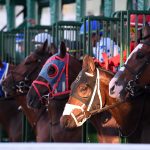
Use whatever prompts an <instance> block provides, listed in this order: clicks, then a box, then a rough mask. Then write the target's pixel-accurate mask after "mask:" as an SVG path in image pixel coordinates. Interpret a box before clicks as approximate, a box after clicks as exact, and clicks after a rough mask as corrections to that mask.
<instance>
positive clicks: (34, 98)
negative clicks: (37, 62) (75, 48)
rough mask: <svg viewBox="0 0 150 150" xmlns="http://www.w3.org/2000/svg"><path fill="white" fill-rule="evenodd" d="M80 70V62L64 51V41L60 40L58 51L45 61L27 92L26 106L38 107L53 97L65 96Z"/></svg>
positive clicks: (67, 94)
mask: <svg viewBox="0 0 150 150" xmlns="http://www.w3.org/2000/svg"><path fill="white" fill-rule="evenodd" d="M80 70H81V64H80V62H79V61H78V60H77V59H75V58H73V57H72V56H70V55H69V54H68V53H66V46H65V43H64V42H61V44H60V50H59V51H58V53H57V54H55V55H53V56H52V57H50V58H49V59H48V60H47V61H46V63H45V64H44V66H43V68H42V70H41V71H40V73H39V75H38V77H37V78H36V80H34V81H33V83H32V86H31V88H30V90H29V92H28V94H27V103H28V106H29V107H32V108H40V107H41V106H42V104H44V105H47V104H48V103H49V101H50V100H51V99H53V98H54V99H63V98H67V97H68V96H69V93H70V85H71V83H72V82H73V81H74V79H75V78H76V76H77V74H78V73H79V71H80Z"/></svg>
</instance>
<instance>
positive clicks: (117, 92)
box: [109, 77, 123, 98]
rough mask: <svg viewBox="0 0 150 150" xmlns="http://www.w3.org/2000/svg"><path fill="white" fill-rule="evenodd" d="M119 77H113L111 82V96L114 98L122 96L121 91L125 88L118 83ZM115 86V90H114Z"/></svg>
mask: <svg viewBox="0 0 150 150" xmlns="http://www.w3.org/2000/svg"><path fill="white" fill-rule="evenodd" d="M116 81H117V78H115V77H113V78H112V79H111V81H110V82H109V96H111V97H112V98H120V92H121V91H122V89H123V86H122V85H120V86H119V85H116V84H115V83H116ZM112 88H113V92H112Z"/></svg>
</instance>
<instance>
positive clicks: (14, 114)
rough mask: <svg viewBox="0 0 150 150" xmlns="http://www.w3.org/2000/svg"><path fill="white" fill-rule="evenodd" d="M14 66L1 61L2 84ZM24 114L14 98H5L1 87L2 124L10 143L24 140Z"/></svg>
mask: <svg viewBox="0 0 150 150" xmlns="http://www.w3.org/2000/svg"><path fill="white" fill-rule="evenodd" d="M14 67H15V66H14V65H12V64H9V63H6V62H3V61H2V60H1V59H0V69H1V70H0V83H1V82H2V80H3V79H4V78H5V77H6V76H7V74H9V73H10V71H11V70H13V69H14ZM21 118H22V113H21V111H20V110H18V105H17V104H16V102H15V101H13V97H10V98H9V99H8V98H5V95H4V92H3V91H2V87H1V86H0V124H1V127H2V128H3V129H4V130H5V131H6V133H7V135H8V140H9V141H10V142H19V141H21V140H22V139H21V138H22V132H21V129H22V119H21Z"/></svg>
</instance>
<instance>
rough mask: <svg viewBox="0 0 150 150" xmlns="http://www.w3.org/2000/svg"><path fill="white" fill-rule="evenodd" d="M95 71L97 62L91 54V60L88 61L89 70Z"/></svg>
mask: <svg viewBox="0 0 150 150" xmlns="http://www.w3.org/2000/svg"><path fill="white" fill-rule="evenodd" d="M94 71H95V63H94V60H93V58H92V57H91V56H89V61H88V72H90V73H92V74H93V73H94Z"/></svg>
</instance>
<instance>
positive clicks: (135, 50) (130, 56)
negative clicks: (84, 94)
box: [125, 44, 143, 64]
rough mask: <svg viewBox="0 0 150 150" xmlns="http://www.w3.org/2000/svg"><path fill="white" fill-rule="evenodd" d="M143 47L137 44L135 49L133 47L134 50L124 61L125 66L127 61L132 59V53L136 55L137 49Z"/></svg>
mask: <svg viewBox="0 0 150 150" xmlns="http://www.w3.org/2000/svg"><path fill="white" fill-rule="evenodd" d="M142 47H143V44H138V45H137V46H136V47H135V49H134V50H133V51H132V52H131V53H130V55H129V56H128V58H127V60H126V62H125V64H127V63H128V61H129V60H130V59H131V58H132V55H133V54H134V53H136V52H137V51H138V50H139V49H141V48H142Z"/></svg>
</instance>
